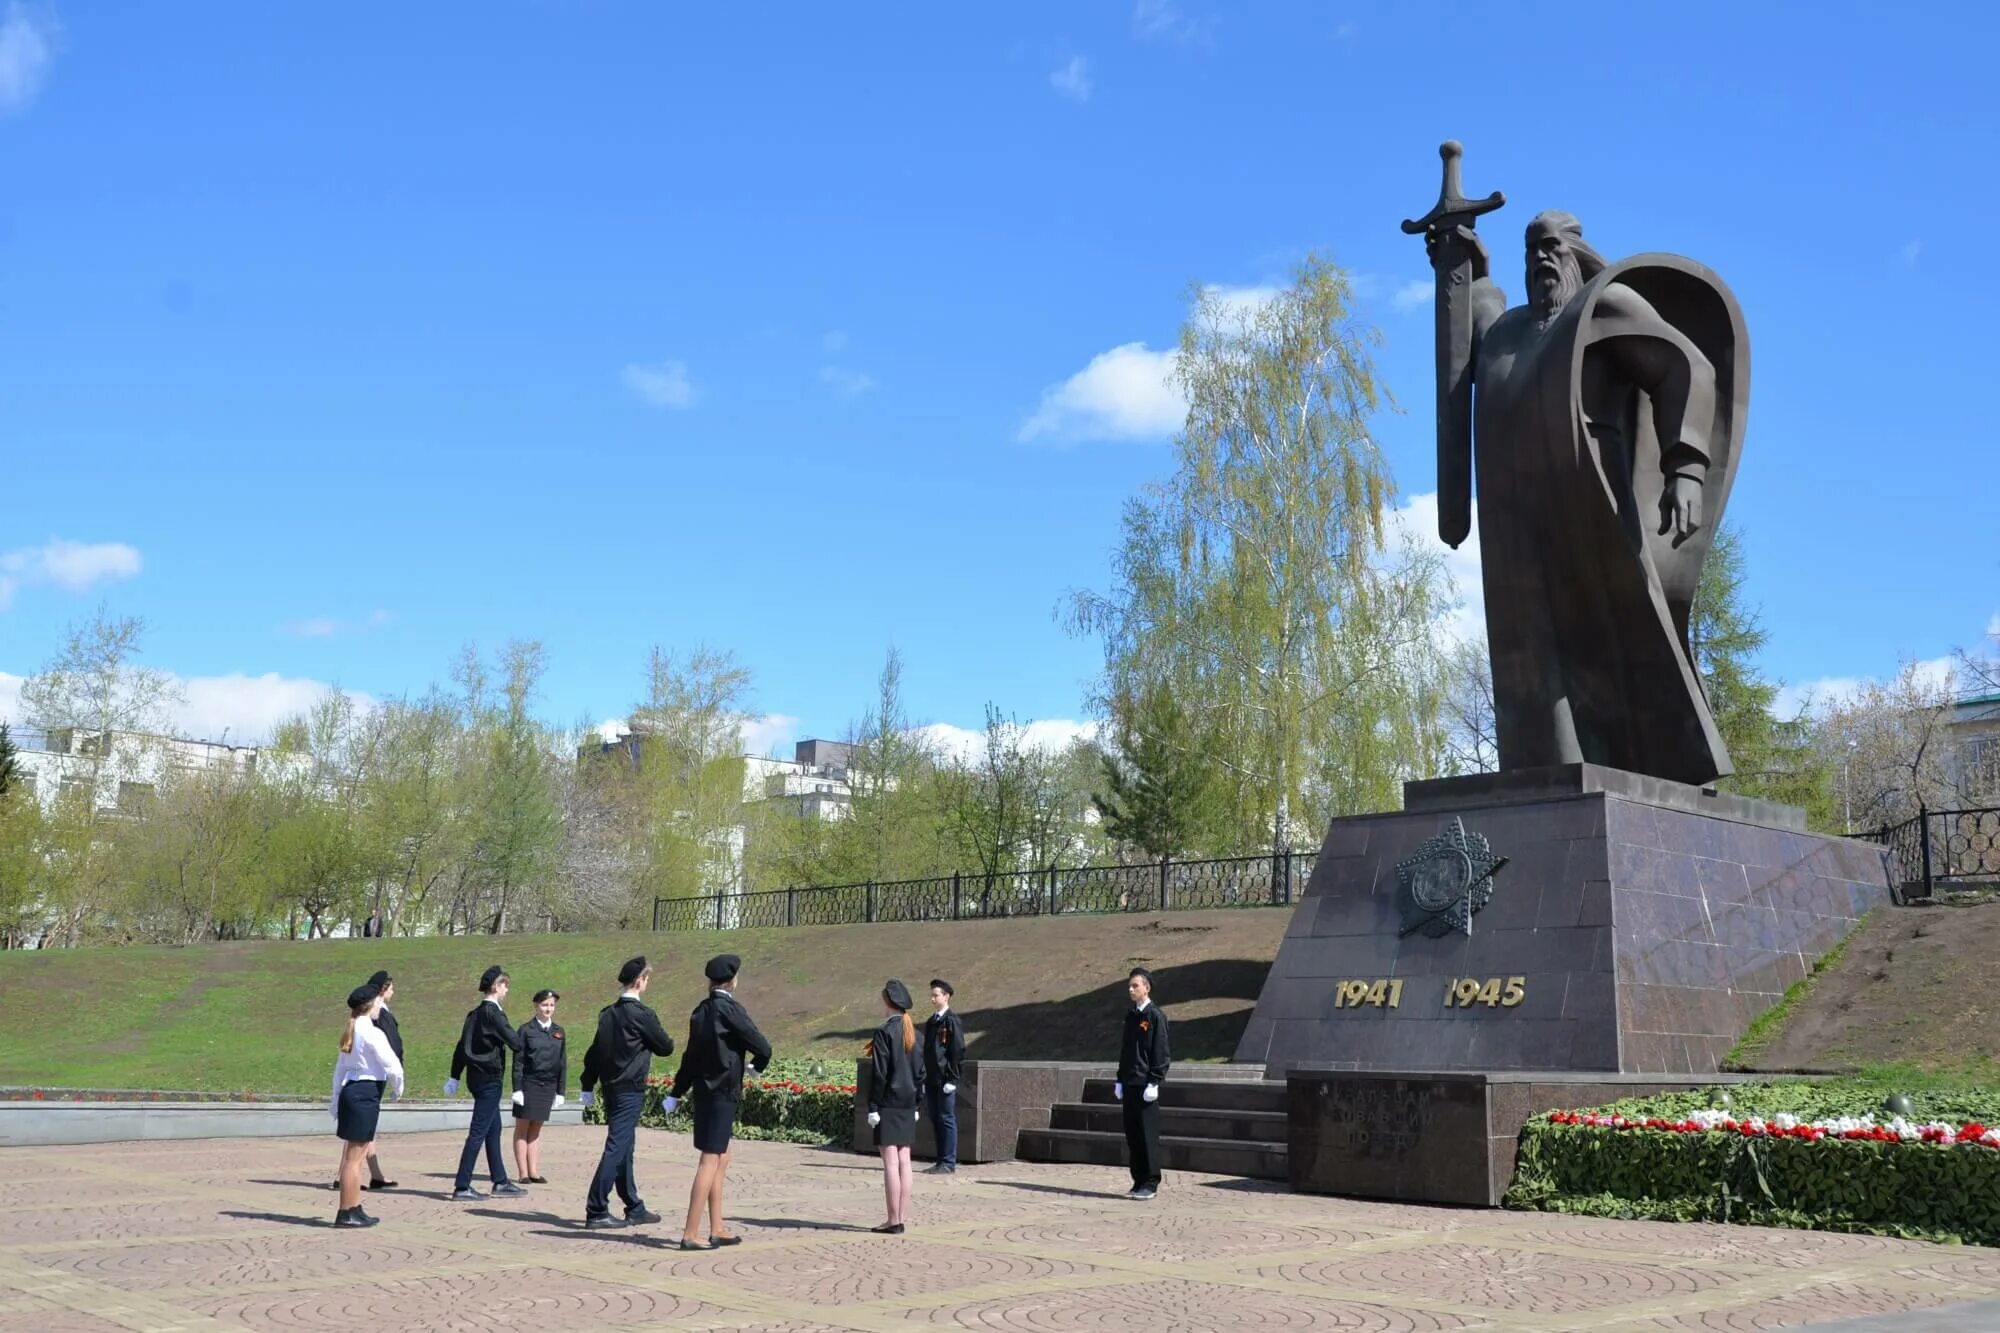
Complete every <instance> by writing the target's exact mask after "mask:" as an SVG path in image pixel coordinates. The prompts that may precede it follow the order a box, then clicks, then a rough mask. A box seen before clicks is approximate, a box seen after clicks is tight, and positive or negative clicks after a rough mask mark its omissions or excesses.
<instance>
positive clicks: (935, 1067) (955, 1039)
mask: <svg viewBox="0 0 2000 1333" xmlns="http://www.w3.org/2000/svg"><path fill="white" fill-rule="evenodd" d="M951 995H952V991H951V983H950V982H949V981H943V980H937V979H933V980H932V982H931V1007H932V1008H933V1009H935V1010H936V1011H937V1012H936V1013H934V1014H932V1015H931V1016H930V1017H929V1018H927V1019H925V1020H924V1099H925V1100H926V1101H928V1102H929V1103H930V1112H931V1133H932V1134H933V1136H935V1138H936V1139H937V1161H936V1162H934V1163H933V1164H932V1165H931V1166H929V1167H927V1168H926V1169H925V1171H924V1174H925V1175H928V1176H948V1175H951V1174H952V1173H953V1172H955V1171H957V1170H958V1075H959V1067H960V1066H961V1065H962V1064H963V1063H964V1062H965V1023H964V1021H963V1020H962V1019H960V1018H959V1016H958V1015H957V1014H955V1013H953V1012H952V1011H951Z"/></svg>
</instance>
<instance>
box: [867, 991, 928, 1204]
mask: <svg viewBox="0 0 2000 1333" xmlns="http://www.w3.org/2000/svg"><path fill="white" fill-rule="evenodd" d="M882 1010H883V1012H884V1013H886V1014H887V1015H888V1017H887V1018H886V1019H884V1020H883V1022H882V1026H881V1027H879V1028H876V1029H875V1035H874V1036H873V1037H871V1038H869V1040H868V1059H869V1066H870V1068H869V1079H868V1127H869V1128H870V1129H872V1130H874V1131H875V1147H876V1148H877V1149H878V1150H879V1151H880V1152H881V1154H882V1195H883V1197H884V1198H885V1199H886V1200H887V1201H888V1204H889V1220H888V1221H886V1222H884V1223H883V1224H882V1225H881V1226H879V1227H876V1228H874V1229H875V1230H876V1231H879V1232H881V1233H882V1234H884V1235H888V1236H900V1235H902V1234H903V1221H904V1219H905V1218H906V1217H908V1216H909V1212H910V1145H911V1144H913V1143H915V1142H916V1141H917V1116H918V1114H919V1112H918V1110H917V1108H918V1107H920V1106H922V1105H923V1101H924V1056H923V1054H922V1053H921V1052H919V1051H918V1050H917V1025H916V1024H915V1023H912V1022H911V1021H910V990H909V987H907V986H905V985H904V984H903V983H902V982H900V981H897V980H894V979H893V978H892V979H891V980H890V982H889V984H888V985H886V986H884V987H883V988H882Z"/></svg>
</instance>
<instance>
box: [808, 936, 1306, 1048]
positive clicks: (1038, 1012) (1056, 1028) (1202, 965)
mask: <svg viewBox="0 0 2000 1333" xmlns="http://www.w3.org/2000/svg"><path fill="white" fill-rule="evenodd" d="M1270 970H1271V964H1270V963H1269V962H1268V961H1266V960H1264V959H1257V958H1215V959H1208V960H1205V961H1203V962H1199V963H1182V964H1178V965H1176V966H1173V967H1163V968H1158V969H1156V970H1154V972H1153V1002H1154V1003H1155V1004H1158V1005H1159V1006H1160V1007H1161V1008H1163V1009H1165V1010H1166V1011H1167V1017H1168V1019H1169V1020H1170V1021H1171V1023H1172V1025H1173V1026H1172V1046H1173V1055H1174V1059H1176V1060H1228V1059H1230V1058H1231V1057H1233V1056H1234V1055H1235V1054H1236V1043H1237V1042H1238V1041H1239V1040H1241V1039H1242V1036H1243V1029H1244V1028H1245V1027H1246V1026H1247V1025H1248V1024H1249V1021H1250V1014H1251V1010H1252V1009H1253V1008H1254V1007H1255V1005H1256V1003H1257V996H1258V995H1259V994H1261V993H1262V992H1263V989H1264V978H1265V976H1266V975H1268V974H1269V972H1270ZM968 999H970V997H968ZM1213 1000H1237V1001H1241V1002H1243V1004H1244V1006H1245V1007H1243V1008H1240V1009H1235V1010H1232V1011H1231V1012H1229V1013H1224V1014H1212V1015H1208V1016H1205V1017H1201V1018H1175V1017H1174V1009H1175V1006H1177V1005H1184V1004H1194V1003H1196V1002H1199V1001H1213ZM1131 1003H1132V1002H1131V1000H1130V999H1129V998H1127V996H1126V994H1125V974H1124V973H1123V972H1118V973H1116V975H1114V976H1112V977H1111V978H1110V979H1109V980H1107V981H1106V982H1105V983H1104V984H1103V985H1101V986H1096V987H1093V988H1092V989H1090V990H1087V991H1082V992H1080V993H1078V994H1076V995H1072V996H1070V997H1068V998H1067V999H1062V1000H1034V1001H1030V1002H1028V1003H1026V1004H1014V1005H1005V1006H1002V1007H1001V1008H998V1009H986V1008H981V1007H980V1006H979V1005H977V1004H976V1003H974V1004H971V1005H970V1007H968V1008H967V1009H965V1010H964V1011H962V1015H961V1016H962V1017H963V1018H964V1019H965V1025H966V1028H967V1029H968V1032H969V1035H968V1037H967V1039H966V1044H965V1055H966V1058H967V1059H968V1060H1114V1059H1116V1058H1117V1056H1118V1036H1119V1025H1120V1024H1122V1023H1123V1022H1124V1021H1125V1011H1126V1010H1127V1009H1128V1008H1130V1007H1131ZM913 1017H914V1015H913ZM874 1031H875V1029H874V1028H872V1027H869V1028H851V1029H846V1028H844V1029H839V1030H834V1031H828V1032H821V1033H819V1034H817V1036H816V1037H815V1038H814V1040H816V1041H846V1040H853V1041H864V1040H866V1039H867V1038H868V1037H869V1036H870V1035H872V1034H873V1033H874Z"/></svg>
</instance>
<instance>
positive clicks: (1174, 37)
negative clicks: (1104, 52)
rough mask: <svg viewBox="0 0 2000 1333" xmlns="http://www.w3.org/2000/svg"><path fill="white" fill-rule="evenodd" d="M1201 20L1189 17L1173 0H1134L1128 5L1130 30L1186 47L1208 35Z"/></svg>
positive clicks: (1156, 40)
mask: <svg viewBox="0 0 2000 1333" xmlns="http://www.w3.org/2000/svg"><path fill="white" fill-rule="evenodd" d="M1208 28H1209V23H1208V21H1207V20H1205V19H1191V18H1189V17H1188V16H1187V14H1186V13H1185V12H1184V11H1183V10H1182V9H1181V7H1180V6H1179V5H1178V4H1176V3H1175V0H1137V3H1136V4H1134V5H1133V6H1132V30H1133V31H1134V32H1136V33H1138V34H1139V36H1140V37H1142V38H1144V39H1145V40H1146V41H1149V42H1177V43H1179V44H1180V45H1182V46H1186V45H1187V44H1189V43H1190V42H1197V41H1200V40H1201V39H1202V38H1204V37H1206V36H1207V35H1208Z"/></svg>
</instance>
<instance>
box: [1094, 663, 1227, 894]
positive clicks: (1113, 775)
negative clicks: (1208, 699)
mask: <svg viewBox="0 0 2000 1333" xmlns="http://www.w3.org/2000/svg"><path fill="white" fill-rule="evenodd" d="M1113 713H1114V715H1115V721H1114V725H1115V727H1116V733H1115V734H1116V746H1115V749H1114V750H1112V751H1110V752H1107V753H1104V754H1102V755H1100V756H1099V759H1098V762H1099V764H1100V765H1101V766H1102V774H1101V780H1102V783H1103V788H1102V790H1100V791H1097V792H1094V793H1093V794H1092V795H1091V798H1090V801H1091V804H1092V805H1093V806H1095V807H1096V808H1097V813H1098V814H1099V815H1100V816H1101V817H1102V818H1103V820H1104V831H1105V833H1106V834H1108V835H1109V836H1110V837H1111V838H1112V839H1113V840H1114V841H1116V842H1118V843H1121V844H1124V845H1125V846H1128V847H1136V848H1138V849H1139V850H1141V851H1143V852H1145V853H1146V855H1147V856H1149V857H1152V858H1153V859H1154V860H1158V859H1160V858H1162V857H1167V856H1183V855H1186V854H1187V853H1188V852H1190V851H1192V850H1194V849H1195V848H1197V847H1198V846H1199V845H1200V841H1201V838H1202V835H1203V833H1204V832H1205V828H1204V825H1205V824H1206V823H1207V822H1208V821H1209V819H1210V818H1211V811H1210V810H1209V808H1208V802H1209V800H1210V797H1211V795H1212V793H1213V790H1214V788H1213V784H1212V783H1211V781H1210V778H1209V772H1208V769H1207V767H1206V765H1205V764H1204V762H1203V759H1202V756H1201V754H1200V753H1199V747H1198V745H1197V744H1196V738H1195V736H1194V734H1193V728H1192V727H1190V726H1189V724H1188V719H1187V715H1186V713H1185V712H1183V711H1182V709H1181V706H1180V704H1179V703H1178V702H1177V701H1176V700H1175V699H1174V695H1173V691H1172V690H1171V689H1170V688H1168V687H1167V686H1166V685H1165V684H1163V683H1160V682H1152V683H1150V684H1147V685H1144V686H1142V687H1141V688H1140V690H1139V692H1138V694H1137V697H1136V698H1131V699H1128V700H1123V701H1120V703H1119V704H1116V705H1114V707H1113Z"/></svg>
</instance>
